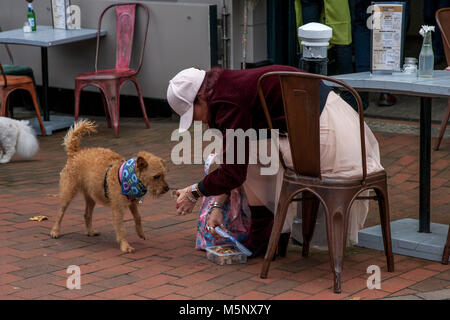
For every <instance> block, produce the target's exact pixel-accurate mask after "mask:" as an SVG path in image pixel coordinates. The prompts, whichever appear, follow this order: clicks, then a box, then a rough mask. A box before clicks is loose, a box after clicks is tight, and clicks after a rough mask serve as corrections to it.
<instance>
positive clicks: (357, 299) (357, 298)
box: [349, 297, 361, 300]
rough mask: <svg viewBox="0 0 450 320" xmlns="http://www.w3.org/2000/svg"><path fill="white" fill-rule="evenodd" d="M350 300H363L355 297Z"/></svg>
mask: <svg viewBox="0 0 450 320" xmlns="http://www.w3.org/2000/svg"><path fill="white" fill-rule="evenodd" d="M349 300H361V297H353V298H350V299H349Z"/></svg>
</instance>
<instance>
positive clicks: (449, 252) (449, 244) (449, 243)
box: [442, 226, 450, 264]
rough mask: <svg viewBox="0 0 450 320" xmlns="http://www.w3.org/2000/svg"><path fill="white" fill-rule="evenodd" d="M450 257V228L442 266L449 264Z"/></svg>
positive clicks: (449, 228)
mask: <svg viewBox="0 0 450 320" xmlns="http://www.w3.org/2000/svg"><path fill="white" fill-rule="evenodd" d="M449 255H450V226H449V227H448V234H447V242H446V243H445V246H444V253H443V254H442V264H448V257H449Z"/></svg>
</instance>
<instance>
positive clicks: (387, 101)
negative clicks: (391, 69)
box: [378, 93, 397, 107]
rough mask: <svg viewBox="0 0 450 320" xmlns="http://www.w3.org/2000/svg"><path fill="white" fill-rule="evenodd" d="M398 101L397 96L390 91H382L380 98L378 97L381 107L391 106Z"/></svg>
mask: <svg viewBox="0 0 450 320" xmlns="http://www.w3.org/2000/svg"><path fill="white" fill-rule="evenodd" d="M396 102H397V98H396V97H395V96H394V95H392V94H390V93H380V98H379V99H378V106H379V107H390V106H393V105H394V104H395V103H396Z"/></svg>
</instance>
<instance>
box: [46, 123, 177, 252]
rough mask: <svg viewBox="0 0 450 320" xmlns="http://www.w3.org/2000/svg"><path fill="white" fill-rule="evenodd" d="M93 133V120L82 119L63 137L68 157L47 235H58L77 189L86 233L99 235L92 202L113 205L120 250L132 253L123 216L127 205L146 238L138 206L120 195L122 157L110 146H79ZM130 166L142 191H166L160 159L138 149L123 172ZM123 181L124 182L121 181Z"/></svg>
mask: <svg viewBox="0 0 450 320" xmlns="http://www.w3.org/2000/svg"><path fill="white" fill-rule="evenodd" d="M95 132H97V130H96V125H95V123H93V122H90V121H86V120H82V121H78V122H77V123H75V124H74V125H73V126H72V127H71V128H70V130H69V131H68V132H67V134H66V136H65V138H64V145H65V147H66V151H67V156H68V159H67V163H66V166H65V167H64V169H63V170H62V171H61V173H60V180H59V196H60V199H61V209H60V210H59V213H58V216H57V218H56V221H55V224H54V226H53V228H52V231H51V233H50V235H51V237H52V238H57V237H58V236H59V229H60V226H61V221H62V218H63V216H64V212H65V211H66V209H67V207H68V206H69V203H70V202H71V201H72V199H73V198H74V197H75V195H76V194H77V193H78V192H82V193H83V195H84V198H85V200H86V211H85V213H84V220H85V223H86V234H87V235H88V236H96V235H98V234H99V233H98V232H96V231H94V230H93V229H92V211H93V210H94V206H95V203H96V202H99V203H101V204H103V205H105V206H108V207H111V208H112V215H113V225H114V229H115V231H116V237H117V242H118V243H119V245H120V250H122V251H123V252H133V251H134V249H133V248H132V247H131V246H130V244H129V243H128V241H127V240H126V239H125V227H124V225H123V215H124V210H125V209H126V208H129V209H130V211H131V213H132V215H133V218H134V222H135V225H136V233H137V234H138V236H139V237H140V238H142V239H144V240H145V235H144V231H143V230H142V225H141V216H140V214H139V212H138V208H137V199H136V198H134V197H133V196H130V195H124V194H122V189H123V188H122V186H121V182H120V181H119V177H120V176H119V170H120V172H121V173H122V172H123V166H122V164H124V162H125V159H124V158H123V157H122V156H120V155H119V154H117V153H115V152H113V151H111V150H110V149H104V148H84V149H80V139H81V137H82V136H83V135H85V134H89V133H95ZM129 162H130V160H129V161H127V162H126V163H127V164H128V163H129ZM131 163H132V162H131ZM133 168H134V170H135V173H136V175H135V176H134V177H135V178H136V177H137V178H138V181H137V182H138V183H139V182H140V183H141V184H140V186H141V187H143V190H144V194H145V189H147V188H148V189H149V192H150V193H152V194H153V195H154V196H159V195H161V194H163V193H165V192H167V191H168V190H169V187H168V186H167V183H166V182H165V180H164V174H165V173H166V168H165V166H164V162H163V160H162V159H161V158H159V157H156V156H154V155H152V154H151V153H148V152H139V153H138V154H137V157H136V160H135V163H134V164H132V165H131V168H130V167H127V169H126V170H125V171H131V170H133ZM122 177H123V176H122ZM127 181H128V180H127ZM122 183H124V182H123V181H122ZM142 195H143V194H141V196H142ZM138 198H139V196H138Z"/></svg>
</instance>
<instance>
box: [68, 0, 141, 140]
mask: <svg viewBox="0 0 450 320" xmlns="http://www.w3.org/2000/svg"><path fill="white" fill-rule="evenodd" d="M113 7H114V8H115V14H116V34H117V36H116V66H115V68H114V69H108V70H98V69H97V62H98V51H99V44H100V28H101V25H102V19H103V16H104V15H105V13H106V12H107V11H108V10H109V9H111V8H113ZM136 7H141V8H143V9H144V11H145V14H146V23H145V24H144V26H145V29H144V36H143V39H142V41H143V42H142V46H141V53H140V58H139V64H138V67H137V68H136V70H134V69H131V68H130V59H131V53H132V48H133V36H134V27H135V15H136ZM149 19H150V13H149V10H148V8H147V6H145V5H143V4H141V3H137V2H128V3H117V4H113V5H110V6H108V7H106V9H105V10H103V12H102V13H101V15H100V18H99V21H98V31H97V48H96V51H95V71H94V72H88V73H82V74H80V75H78V76H77V77H76V78H75V121H76V120H77V119H78V115H79V111H80V110H79V109H80V93H81V89H83V88H84V87H85V86H87V85H94V86H96V87H98V88H99V89H100V91H101V96H102V101H103V107H104V109H105V114H106V120H107V123H108V128H111V120H112V125H113V126H114V133H115V136H116V137H117V136H118V135H119V116H120V88H121V87H122V85H123V84H124V83H125V82H127V81H131V82H133V83H134V84H135V86H136V90H137V93H138V97H139V102H140V105H141V109H142V113H143V115H144V120H145V126H146V128H147V129H148V128H149V127H150V126H149V122H148V118H147V113H146V111H145V105H144V100H143V98H142V90H141V86H140V84H139V81H138V78H137V77H138V74H139V71H140V70H141V67H142V60H143V57H144V49H145V44H146V41H147V32H148V24H149Z"/></svg>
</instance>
